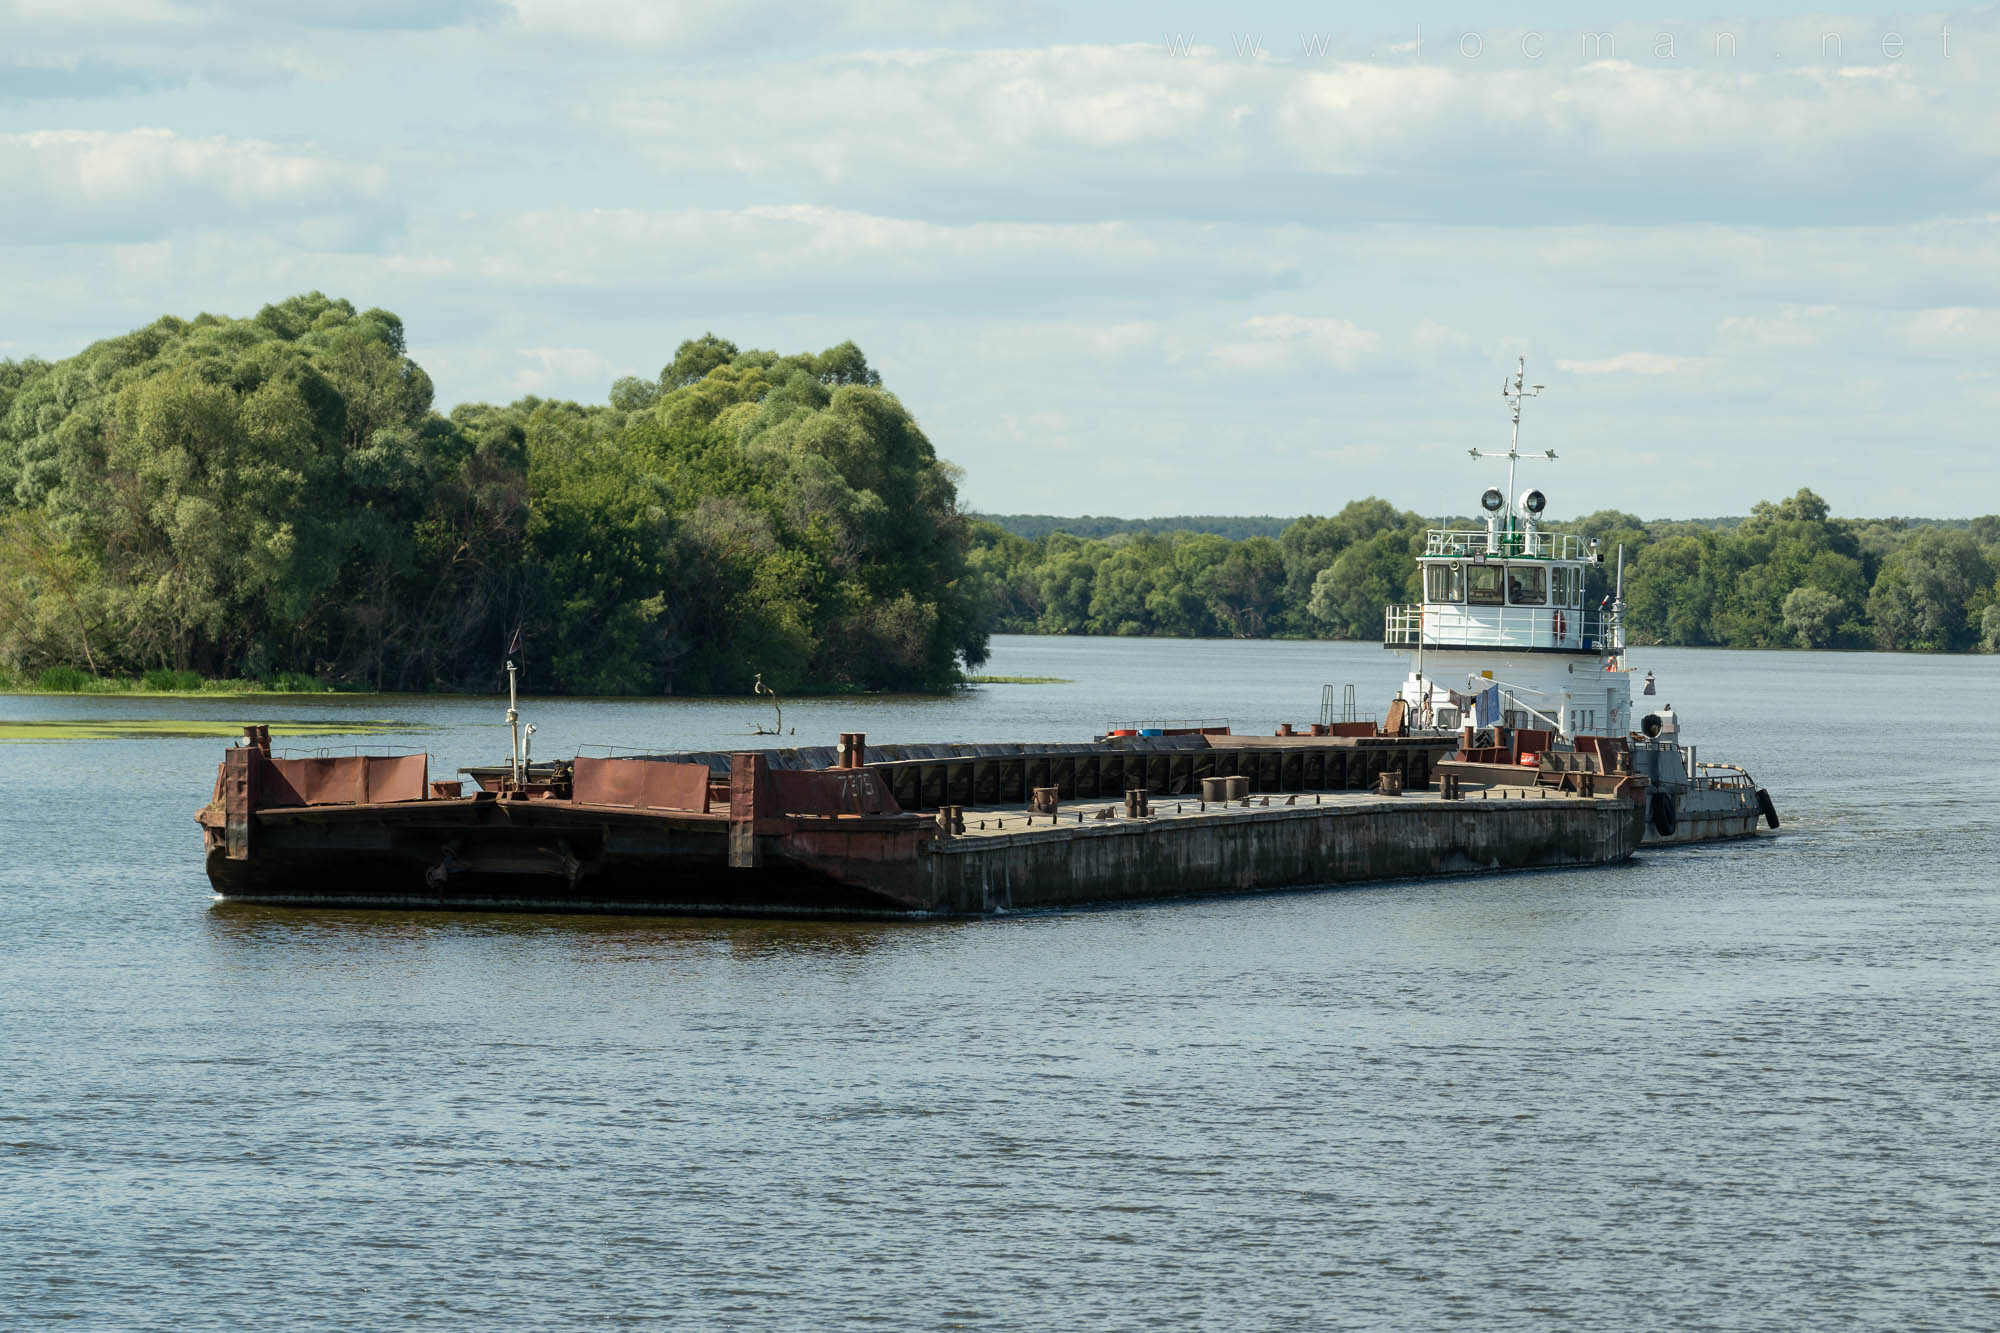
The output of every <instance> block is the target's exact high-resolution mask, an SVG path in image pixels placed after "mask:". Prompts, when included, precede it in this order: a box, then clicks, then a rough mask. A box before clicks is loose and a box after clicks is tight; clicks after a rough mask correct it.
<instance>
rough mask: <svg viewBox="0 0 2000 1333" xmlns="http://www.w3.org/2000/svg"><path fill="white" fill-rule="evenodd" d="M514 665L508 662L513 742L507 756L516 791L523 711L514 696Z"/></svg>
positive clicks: (510, 726) (519, 764)
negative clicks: (512, 772)
mask: <svg viewBox="0 0 2000 1333" xmlns="http://www.w3.org/2000/svg"><path fill="white" fill-rule="evenodd" d="M514 674H515V673H514V663H513V660H512V659H509V660H508V662H507V729H508V730H509V731H511V732H512V733H513V742H512V744H511V746H510V747H509V750H508V754H507V763H508V767H510V768H511V769H513V771H514V789H515V790H516V791H519V790H520V788H521V710H520V709H519V708H518V707H516V706H515V705H516V704H517V703H518V702H519V700H518V699H517V698H516V697H515V694H514Z"/></svg>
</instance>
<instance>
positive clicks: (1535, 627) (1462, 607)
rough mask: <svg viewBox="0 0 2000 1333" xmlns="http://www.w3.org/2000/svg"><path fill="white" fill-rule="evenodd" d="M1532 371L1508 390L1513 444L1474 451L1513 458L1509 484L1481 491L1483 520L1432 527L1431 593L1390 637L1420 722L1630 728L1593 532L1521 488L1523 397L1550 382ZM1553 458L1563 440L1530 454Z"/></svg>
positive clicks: (1623, 674) (1619, 652) (1401, 610)
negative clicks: (1562, 519) (1597, 591)
mask: <svg viewBox="0 0 2000 1333" xmlns="http://www.w3.org/2000/svg"><path fill="white" fill-rule="evenodd" d="M1525 377H1526V362H1525V360H1523V361H1522V362H1521V363H1520V364H1518V365H1517V366H1516V368H1515V372H1514V375H1513V377H1512V378H1511V379H1510V380H1508V381H1507V382H1505V383H1504V384H1503V386H1502V389H1501V392H1502V393H1503V394H1505V395H1506V397H1507V398H1508V401H1509V403H1510V405H1511V407H1512V411H1513V424H1514V431H1513V437H1512V440H1511V441H1510V443H1509V446H1508V449H1507V452H1506V453H1505V454H1504V455H1495V454H1488V453H1484V452H1482V451H1480V450H1478V449H1474V450H1472V451H1471V452H1472V456H1473V457H1475V458H1490V457H1504V458H1506V459H1507V490H1506V491H1502V490H1500V489H1499V488H1498V487H1491V488H1488V490H1487V491H1486V493H1485V495H1484V496H1482V497H1481V500H1480V504H1481V507H1482V508H1483V509H1484V510H1485V511H1486V526H1485V527H1484V528H1474V529H1470V530H1451V529H1436V530H1433V531H1432V532H1431V533H1430V534H1429V536H1428V539H1427V540H1426V542H1425V544H1424V553H1423V554H1422V555H1421V556H1419V557H1418V563H1419V564H1420V565H1421V566H1422V569H1423V601H1421V602H1419V603H1417V604H1416V605H1413V606H1391V607H1389V608H1388V611H1387V613H1386V615H1385V617H1384V623H1383V644H1384V646H1385V647H1388V648H1392V649H1395V650H1396V651H1398V652H1401V653H1404V654H1406V655H1407V656H1409V657H1410V659H1411V663H1410V674H1409V675H1408V677H1407V678H1405V680H1404V681H1403V687H1402V689H1401V691H1400V692H1399V694H1398V697H1399V698H1400V699H1401V701H1402V702H1403V704H1404V706H1405V708H1406V710H1407V712H1408V716H1409V721H1410V724H1411V725H1412V726H1414V727H1417V728H1438V729H1444V730H1450V729H1456V728H1460V727H1466V726H1493V725H1501V726H1512V727H1520V728H1527V729H1530V730H1535V731H1553V732H1555V733H1557V734H1558V735H1559V736H1560V737H1561V738H1562V739H1564V740H1566V741H1567V740H1572V739H1574V738H1575V737H1577V736H1617V737H1623V736H1626V735H1627V734H1629V733H1630V732H1631V731H1632V730H1633V720H1632V684H1631V673H1630V671H1629V669H1628V668H1627V666H1626V664H1625V652H1624V648H1625V644H1624V635H1623V632H1622V630H1621V628H1620V624H1619V620H1620V611H1621V609H1622V608H1621V605H1620V603H1619V602H1618V601H1616V600H1610V601H1609V602H1608V606H1607V605H1598V606H1591V605H1588V604H1587V599H1586V592H1585V590H1586V586H1587V572H1588V571H1589V569H1590V568H1591V567H1592V566H1594V565H1600V564H1602V563H1603V559H1604V557H1603V554H1602V553H1601V552H1600V551H1598V550H1597V544H1596V543H1595V542H1591V543H1588V544H1586V543H1584V542H1583V541H1582V540H1581V539H1580V538H1577V537H1574V536H1570V535H1567V534H1562V533H1555V532H1550V531H1548V530H1546V529H1545V528H1544V527H1543V526H1542V514H1543V511H1544V510H1545V509H1546V508H1547V498H1546V497H1545V496H1544V495H1543V494H1542V493H1541V492H1540V491H1538V490H1526V491H1522V492H1520V493H1519V494H1518V495H1512V492H1513V489H1514V473H1515V468H1516V465H1517V464H1518V463H1519V462H1520V461H1521V460H1522V458H1523V457H1524V455H1522V454H1521V452H1520V432H1521V404H1522V401H1523V400H1524V399H1526V398H1531V397H1534V396H1535V395H1536V394H1537V393H1539V392H1540V390H1541V387H1542V386H1540V385H1534V386H1531V387H1530V386H1525V385H1524V384H1523V380H1524V379H1525ZM1555 456H1556V455H1555V451H1554V450H1553V449H1551V450H1547V451H1545V452H1544V453H1541V454H1537V455H1532V457H1533V458H1535V459H1550V460H1552V459H1554V458H1555ZM1510 495H1512V498H1511V499H1510V498H1509V497H1510ZM1621 574H1622V571H1621Z"/></svg>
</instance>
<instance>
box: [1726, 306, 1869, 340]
mask: <svg viewBox="0 0 2000 1333" xmlns="http://www.w3.org/2000/svg"><path fill="white" fill-rule="evenodd" d="M1842 313H1843V312H1842V311H1841V310H1840V308H1839V307H1837V306H1832V305H1809V306H1797V305H1793V306H1785V307H1782V308H1780V309H1778V310H1775V311H1773V312H1771V313H1770V314H1765V315H1730V316H1729V317H1728V318H1726V319H1724V320H1723V321H1722V323H1721V325H1720V326H1719V327H1718V329H1717V332H1718V333H1719V334H1720V335H1721V337H1722V338H1723V340H1724V341H1727V342H1730V343H1737V344H1746V345H1749V346H1753V347H1765V348H1807V347H1818V346H1820V345H1821V344H1823V343H1824V342H1826V340H1827V339H1828V338H1829V337H1830V336H1831V335H1832V333H1833V330H1834V327H1835V326H1836V324H1839V323H1843V322H1845V321H1844V320H1843V319H1842Z"/></svg>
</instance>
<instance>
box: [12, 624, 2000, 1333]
mask: <svg viewBox="0 0 2000 1333" xmlns="http://www.w3.org/2000/svg"><path fill="white" fill-rule="evenodd" d="M1400 665H1401V664H1400V659H1398V658H1396V657H1394V656H1393V655H1390V654H1385V653H1383V652H1382V651H1381V650H1380V649H1378V648H1374V647H1372V646H1370V645H1357V644H1349V645H1327V644H1303V643H1296V644H1255V643H1203V644H1160V643H1146V642H1140V641H1112V642H1105V641H1095V640H1034V639H1003V640H1001V641H999V642H998V643H997V644H996V652H995V660H994V662H993V665H992V667H991V668H990V669H991V670H992V671H994V672H995V673H996V674H1009V675H1047V676H1061V677H1066V678H1068V679H1069V680H1071V681H1073V682H1074V683H1073V684H1069V685H1051V686H993V687H987V688H983V689H978V690H973V691H968V692H966V693H965V694H963V695H960V696H955V697H951V698H944V699H929V700H882V699H842V700H811V701H802V702H797V703H789V704H787V706H786V710H785V716H786V722H787V724H788V725H790V724H793V723H796V724H797V725H798V727H799V735H798V739H799V740H800V741H801V742H806V741H808V740H810V741H811V742H813V743H828V744H830V743H832V741H833V740H834V738H835V737H836V736H837V735H838V733H839V732H841V731H852V730H863V731H867V732H868V733H869V734H870V736H871V738H874V739H877V740H882V741H921V740H936V739H969V740H1008V739H1023V738H1037V739H1070V738H1077V737H1082V736H1088V735H1090V734H1092V733H1093V732H1094V731H1097V730H1099V729H1101V728H1102V727H1103V726H1104V724H1105V723H1106V722H1108V721H1111V720H1113V719H1117V718H1123V717H1131V716H1140V715H1148V716H1155V715H1171V714H1187V715H1210V714H1229V715H1231V716H1233V717H1234V718H1235V720H1236V721H1237V722H1238V724H1239V725H1241V726H1242V727H1244V728H1245V729H1254V730H1260V731H1268V730H1270V729H1271V728H1272V727H1273V726H1275V724H1276V723H1277V722H1279V721H1283V720H1289V721H1295V722H1296V721H1303V720H1309V719H1310V718H1311V717H1312V716H1313V714H1314V712H1315V710H1316V708H1317V701H1318V697H1319V688H1318V687H1319V685H1320V683H1322V682H1332V683H1335V684H1339V683H1343V682H1345V681H1348V680H1352V681H1355V682H1357V683H1358V684H1359V685H1360V686H1361V692H1362V694H1363V697H1364V699H1370V698H1372V699H1378V700H1386V699H1387V697H1388V696H1389V694H1390V692H1391V691H1392V690H1393V688H1394V685H1395V681H1396V679H1397V678H1398V677H1399V675H1400ZM1642 665H1644V666H1649V667H1651V668H1653V669H1654V670H1655V671H1656V672H1657V673H1658V676H1659V679H1660V681H1661V692H1662V696H1663V697H1664V698H1665V699H1666V700H1669V701H1671V702H1672V703H1673V704H1674V705H1675V708H1676V711H1677V712H1680V713H1682V714H1683V715H1684V716H1685V717H1686V718H1687V720H1688V726H1689V727H1690V729H1691V732H1692V738H1693V739H1694V740H1695V741H1696V742H1697V743H1699V744H1700V745H1701V746H1702V751H1703V755H1704V757H1706V758H1714V759H1728V760H1732V761H1735V762H1741V763H1743V764H1745V765H1746V766H1748V767H1749V768H1750V770H1751V771H1752V772H1753V773H1754V774H1755V775H1756V776H1757V778H1758V780H1759V782H1760V783H1762V784H1763V785H1766V786H1768V787H1769V788H1770V789H1771V791H1772V793H1773V794H1774V796H1775V797H1776V799H1777V802H1778V806H1779V809H1780V811H1781V813H1782V814H1783V815H1784V817H1785V821H1786V827H1785V833H1784V835H1783V836H1781V837H1776V838H1765V839H1761V840H1759V841H1757V842H1754V843H1746V844H1735V845H1730V846H1727V847H1716V848H1703V849H1691V850H1672V851H1659V852H1647V853H1645V854H1644V855H1642V856H1640V857H1638V858H1636V859H1635V860H1634V861H1633V862H1632V863H1631V864H1629V865H1626V866H1621V867H1607V868H1602V869H1596V870H1581V871H1570V872H1563V873H1554V874H1536V875H1516V876H1498V877H1481V878H1475V879H1459V880H1453V879H1440V880H1429V881H1422V882H1414V883H1401V884H1391V885H1381V886H1371V887H1363V888H1354V889H1348V890H1341V891H1334V892H1321V893H1287V894H1276V895H1271V896H1268V897H1257V898H1246V899H1228V900H1216V899H1210V900H1195V901H1187V902H1180V903H1167V904H1159V905H1152V906H1146V907H1140V908H1127V909H1110V910H1099V911H1086V912H1071V913H1058V914H1049V915H1024V916H1020V917H1008V918H1001V919H997V920H991V921H975V922H926V923H880V922H869V923H850V922H837V923H812V922H788V921H717V920H674V919H660V918H632V917H614V918H583V917H551V916H541V917H536V916H518V915H507V914H427V913H393V912H324V911H307V910H292V909H271V908H258V907H249V906H241V905H229V906H217V905H214V904H213V903H212V900H211V898H210V896H209V894H208V892H207V886H206V883H205V881H204V879H203V877H202V870H201V855H200V846H201V843H200V838H199V836H198V833H197V831H196V829H195V827H194V824H193V820H192V815H193V812H194V810H195V808H196V807H197V806H198V805H200V804H201V803H202V801H203V800H205V799H206V798H207V796H208V793H209V791H210V788H211V786H212V784H213V781H214V774H215V764H216V760H217V757H218V750H219V744H220V743H219V742H217V741H215V740H211V739H201V738H197V739H173V738H164V737H162V738H154V737H147V738H141V739H129V740H105V741H94V742H91V743H89V744H87V745H86V744H75V743H67V744H40V743H35V742H27V743H19V744H9V745H8V746H7V747H6V748H5V750H4V757H5V758H6V760H7V763H6V764H5V765H4V766H0V847H4V848H6V849H7V855H6V856H4V857H0V928H4V932H5V933H4V939H5V944H4V945H0V949H4V957H5V960H6V970H5V974H4V975H5V980H6V985H5V986H4V987H0V1038H4V1039H5V1046H4V1050H5V1052H6V1055H5V1059H4V1062H0V1073H4V1078H0V1172H4V1173H5V1179H6V1182H7V1185H8V1186H9V1188H8V1189H7V1190H6V1192H5V1194H4V1195H0V1199H4V1205H0V1310H5V1311H6V1312H7V1315H9V1316H11V1319H0V1323H5V1324H10V1325H12V1324H18V1325H20V1326H22V1327H41V1326H44V1325H48V1324H54V1323H57V1322H59V1321H67V1322H69V1323H72V1324H74V1325H76V1326H79V1327H88V1328H172V1329H175V1330H183V1329H230V1330H234V1329H237V1328H241V1327H244V1326H255V1327H266V1326H283V1327H287V1328H298V1329H341V1330H346V1329H352V1328H374V1327H384V1326H389V1325H407V1324H412V1323H416V1324H424V1323H428V1324H432V1325H438V1326H448V1327H452V1328H464V1327H473V1328H485V1327H508V1328H513V1327H536V1328H550V1329H600V1328H607V1327H617V1326H621V1325H628V1324H640V1323H659V1322H670V1321H671V1322H678V1323H679V1324H681V1325H683V1326H687V1327H693V1328H729V1327H754V1328H824V1327H854V1326H862V1325H873V1326H886V1327H891V1328H923V1329H929V1328H939V1327H947V1326H960V1327H990V1328H1020V1329H1042V1328H1058V1327H1060V1328H1070V1327H1083V1328H1118V1329H1125V1328H1144V1327H1159V1328H1171V1329H1176V1330H1178V1329H1184V1328H1190V1327H1247V1328H1298V1329H1315V1330H1317V1329H1322V1328H1337V1327H1379V1328H1422V1327H1433V1326H1441V1325H1445V1324H1457V1325H1461V1326H1467V1327H1473V1328H1482V1329H1483V1328H1508V1327H1518V1328H1542V1327H1551V1326H1562V1327H1574V1328H1593V1329H1607V1330H1611V1329H1615V1330H1621V1333H1622V1330H1626V1329H1631V1328H1646V1327H1654V1328H1687V1327H1735V1326H1742V1325H1751V1326H1767V1327H1811V1328H1817V1327H1830V1326H1834V1325H1838V1324H1846V1325H1853V1326H1860V1327H1910V1328H1921V1327H1938V1328H1944V1327H1971V1326H1981V1325H1984V1324H1986V1323H1990V1322H1991V1319H1990V1313H1989V1308H1990V1306H1991V1304H1992V1298H1993V1295H1994V1293H1995V1292H1996V1291H2000V1273H1996V1264H2000V1250H1996V1249H1995V1248H1994V1247H1993V1246H1992V1245H1991V1243H1990V1241H1991V1232H1992V1218H1993V1217H1994V1216H1995V1215H1996V1212H2000V1183H1997V1182H2000V1169H1996V1168H2000V1162H1996V1160H1995V1158H1996V1153H1995V1149H1994V1144H1995V1142H1996V1139H2000V1112H1996V1110H1995V1108H1996V1107H2000V1056H1996V1055H1995V1053H1994V1049H1993V1043H1992V1042H1991V1041H1990V1039H1989V1036H1988V1032H1989V1029H1990V1022H1991V1016H1992V1012H1993V1006H1994V1003H1995V999H1996V994H1995V988H1994V983H1993V979H1992V978H1993V959H1994V958H1995V957H1996V956H2000V888H1996V885H1995V881H1994V876H1993V874H1992V867H1993V865H1994V864H1995V863H1996V862H1997V861H2000V802H1996V801H1995V800H1994V799H1993V798H1994V790H1993V787H1994V784H1993V781H1992V779H1991V777H1990V772H1991V769H1990V763H1991V760H1990V756H1991V753H1992V750H1993V746H1994V741H1995V740H1996V735H1995V732H1996V730H2000V723H1996V722H1995V721H1994V720H1993V719H1992V718H1990V717H1989V716H1987V715H1986V714H1983V713H1980V712H1978V710H1973V711H1972V712H1970V713H1968V711H1967V710H1966V709H1965V708H1964V701H1965V700H1966V699H1985V698H1991V697H1995V696H1996V691H1995V686H1996V685H2000V660H1996V659H1990V658H1987V659H1969V658H1959V659H1938V658H1897V657H1884V656H1877V655H1872V654H1842V655H1816V656H1807V655H1800V654H1789V653H1769V654H1753V653H1722V652H1707V653H1698V652H1659V653H1653V654H1649V655H1648V656H1647V660H1646V661H1644V662H1643V663H1642ZM496 704H497V701H496V700H473V699H442V700H428V699H416V700H413V699H398V700H396V701H394V703H393V706H391V705H387V704H385V703H384V702H383V701H379V700H360V701H346V700H334V701H328V700H323V699H314V700H311V701H310V702H303V701H302V702H299V703H296V704H281V703H278V702H277V701H272V702H271V704H270V705H269V706H268V707H266V706H265V705H264V702H263V701H258V715H259V716H260V717H268V718H270V719H271V720H280V719H281V718H282V717H284V716H287V715H290V716H312V717H321V718H324V717H328V716H334V717H351V718H355V719H362V718H380V717H399V718H405V719H407V720H408V723H409V725H411V726H422V727H428V728H433V730H431V731H429V732H427V733H424V734H421V735H412V736H411V737H410V738H409V739H410V741H411V742H412V743H414V744H415V745H418V746H421V747H424V748H428V749H429V750H430V751H431V752H432V754H433V756H434V759H433V763H432V767H433V769H444V768H447V767H452V766H456V765H458V764H464V763H476V762H485V761H491V760H493V759H494V758H496V757H498V756H499V755H501V754H503V753H504V750H505V743H506V742H505V735H506V733H505V729H504V727H501V726H498V725H495V723H496V720H497V717H498V711H499V710H498V708H497V707H496ZM52 706H53V707H56V708H59V709H60V710H61V711H60V712H59V713H58V712H52V711H48V710H49V709H50V708H51V707H52ZM149 709H151V710H153V711H148V710H149ZM160 709H171V710H173V711H171V712H162V711H158V710H160ZM200 709H208V710H210V711H208V712H206V713H204V712H200V711H192V712H191V711H189V710H200ZM38 710H39V711H38ZM216 710H226V717H227V718H229V719H232V720H233V719H234V718H236V717H238V716H240V715H241V710H242V701H218V702H217V703H215V704H214V705H210V704H208V703H207V702H206V701H198V700H196V701H189V700H171V701H143V700H127V699H115V698H112V699H102V700H90V701H78V700H68V699H65V700H60V701H51V700H45V699H30V700H0V714H5V715H6V716H10V717H15V718H33V717H42V718H49V717H57V716H60V717H80V716H89V717H95V718H100V719H116V718H118V717H138V718H143V717H165V718H184V717H190V716H224V715H225V713H224V712H218V711H216ZM287 710H290V711H289V713H288V711H287ZM1989 711H1990V710H1989ZM529 714H530V716H531V717H532V718H533V719H534V720H536V721H537V722H538V724H539V725H540V726H541V732H540V734H539V735H538V737H537V741H538V744H537V752H538V753H541V754H560V753H564V752H566V751H568V750H571V749H573V748H574V747H575V746H577V745H580V744H583V743H586V742H602V743H611V744H634V745H644V746H652V747H656V748H662V749H665V748H691V749H692V748H715V747H721V746H733V745H738V744H743V743H745V742H746V741H747V740H748V739H749V738H748V737H747V735H746V732H747V727H748V724H749V723H751V722H754V721H757V720H760V718H761V716H762V714H761V713H760V712H759V711H758V710H757V709H755V708H754V707H753V706H752V705H751V704H750V703H749V701H744V703H742V704H741V705H738V704H737V703H734V702H732V701H727V700H724V701H636V700H625V701H611V702H603V703H593V702H585V701H576V700H559V701H543V700H535V701H532V702H531V703H530V705H529ZM1924 717H1951V718H1953V719H1954V722H1953V725H1952V726H1950V727H1949V728H1940V727H1913V726H1912V725H1911V724H1910V719H1912V718H1924ZM358 739H359V738H357V740H358ZM375 739H378V738H370V743H373V742H374V740H375ZM379 739H382V740H388V741H393V740H394V739H395V738H394V737H388V738H379ZM337 740H338V738H330V739H329V742H328V743H336V742H337Z"/></svg>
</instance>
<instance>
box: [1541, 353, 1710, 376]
mask: <svg viewBox="0 0 2000 1333" xmlns="http://www.w3.org/2000/svg"><path fill="white" fill-rule="evenodd" d="M1703 363H1704V362H1703V358H1701V357H1696V356H1663V355H1661V354H1660V353H1658V352H1620V353H1619V354H1618V355H1617V356H1607V357H1604V358H1603V359H1601V360H1597V361H1566V360H1563V359H1561V358H1558V359H1557V360H1556V369H1557V370H1561V371H1567V372H1568V373H1569V374H1572V375H1677V374H1679V373H1681V372H1682V371H1686V370H1696V369H1699V368H1700V367H1701V366H1702V365H1703Z"/></svg>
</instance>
